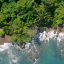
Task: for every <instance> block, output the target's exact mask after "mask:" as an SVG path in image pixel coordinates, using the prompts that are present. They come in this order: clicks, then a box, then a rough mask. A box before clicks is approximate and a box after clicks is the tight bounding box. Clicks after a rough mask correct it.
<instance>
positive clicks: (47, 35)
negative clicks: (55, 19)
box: [39, 30, 64, 42]
mask: <svg viewBox="0 0 64 64" xmlns="http://www.w3.org/2000/svg"><path fill="white" fill-rule="evenodd" d="M51 38H57V41H58V42H60V41H61V40H62V39H64V32H60V33H59V34H58V33H57V32H54V30H51V31H49V32H48V33H47V32H46V31H44V32H42V33H40V34H39V40H40V42H41V41H42V42H43V41H49V39H51Z"/></svg>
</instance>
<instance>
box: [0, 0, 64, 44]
mask: <svg viewBox="0 0 64 64" xmlns="http://www.w3.org/2000/svg"><path fill="white" fill-rule="evenodd" d="M63 23H64V0H0V29H2V30H0V36H3V35H4V34H7V35H10V36H11V40H12V41H15V42H19V43H21V42H26V41H30V40H31V38H32V37H34V35H35V33H36V30H35V29H34V30H33V27H38V28H43V27H57V26H58V25H59V24H63Z"/></svg>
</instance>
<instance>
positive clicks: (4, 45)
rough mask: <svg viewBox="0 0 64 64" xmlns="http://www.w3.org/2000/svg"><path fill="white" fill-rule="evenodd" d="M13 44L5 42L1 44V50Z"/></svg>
mask: <svg viewBox="0 0 64 64" xmlns="http://www.w3.org/2000/svg"><path fill="white" fill-rule="evenodd" d="M11 45H12V44H11V43H4V44H3V45H0V51H4V50H6V49H8V48H9V47H10V46H11Z"/></svg>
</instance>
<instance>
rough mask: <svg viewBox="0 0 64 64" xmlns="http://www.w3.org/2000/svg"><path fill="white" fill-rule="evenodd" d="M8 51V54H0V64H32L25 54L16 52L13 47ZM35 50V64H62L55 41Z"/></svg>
mask: <svg viewBox="0 0 64 64" xmlns="http://www.w3.org/2000/svg"><path fill="white" fill-rule="evenodd" d="M10 49H11V50H12V52H11V50H10ZM10 49H9V52H10V53H9V54H8V53H7V51H4V52H0V64H33V62H32V60H31V59H30V58H29V56H28V54H27V53H26V52H22V51H19V50H16V49H15V48H14V47H11V48H10ZM37 49H38V51H39V59H38V61H37V62H36V64H64V59H63V58H62V57H61V53H60V48H58V47H57V42H56V40H50V42H47V43H46V44H42V45H40V46H37ZM11 54H12V55H15V56H16V58H17V60H18V61H17V63H13V62H12V58H10V55H11Z"/></svg>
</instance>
